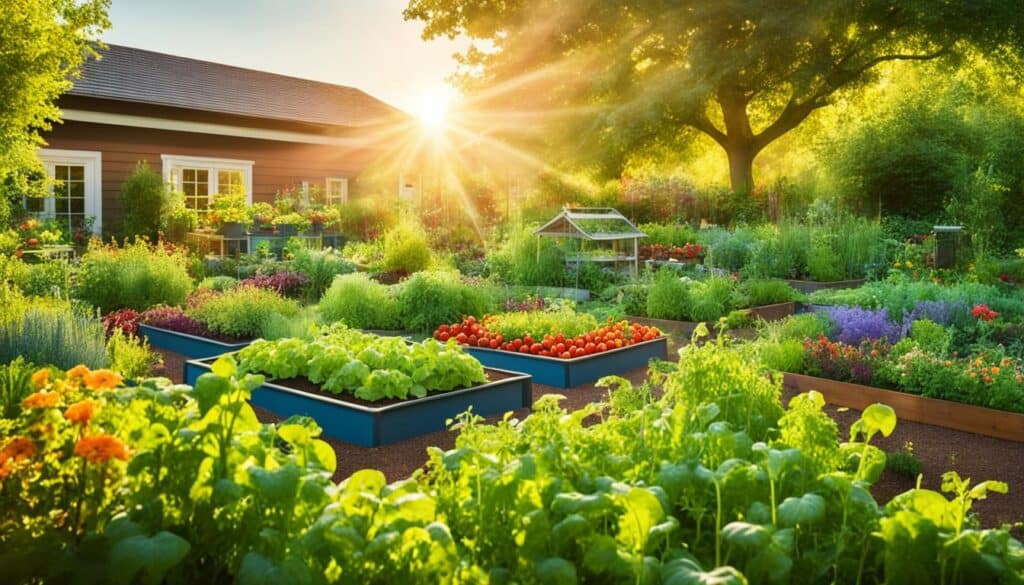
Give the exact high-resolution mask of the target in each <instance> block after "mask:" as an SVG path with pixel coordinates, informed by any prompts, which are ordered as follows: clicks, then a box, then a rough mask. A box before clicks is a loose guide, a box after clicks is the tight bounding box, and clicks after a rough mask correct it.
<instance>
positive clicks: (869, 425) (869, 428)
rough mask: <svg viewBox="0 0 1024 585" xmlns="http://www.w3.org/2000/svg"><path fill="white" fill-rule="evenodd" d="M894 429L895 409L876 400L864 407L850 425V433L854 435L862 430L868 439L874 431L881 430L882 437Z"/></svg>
mask: <svg viewBox="0 0 1024 585" xmlns="http://www.w3.org/2000/svg"><path fill="white" fill-rule="evenodd" d="M895 429H896V411H894V410H893V409H892V407H891V406H888V405H886V404H880V403H877V402H876V403H875V404H872V405H871V406H868V407H867V408H865V409H864V412H862V413H861V415H860V419H859V420H857V422H855V423H853V425H852V426H851V427H850V435H851V437H856V434H857V432H862V433H864V435H865V437H866V440H868V441H870V440H871V437H873V436H874V435H875V433H878V432H881V433H882V436H883V437H888V436H889V435H891V434H892V432H893V431H894V430H895Z"/></svg>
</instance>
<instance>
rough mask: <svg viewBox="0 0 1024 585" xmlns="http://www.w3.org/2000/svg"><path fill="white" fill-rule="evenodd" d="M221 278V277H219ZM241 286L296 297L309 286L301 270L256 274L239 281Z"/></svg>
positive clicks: (307, 278) (307, 279)
mask: <svg viewBox="0 0 1024 585" xmlns="http://www.w3.org/2000/svg"><path fill="white" fill-rule="evenodd" d="M219 278H223V277H219ZM240 285H241V286H251V287H255V288H265V289H267V290H272V291H274V292H276V293H277V294H279V295H281V296H283V297H290V298H298V297H300V296H302V295H303V293H304V292H305V291H306V288H307V287H308V286H309V277H308V276H306V275H305V274H303V273H302V272H275V273H274V274H257V275H256V276H250V277H249V278H246V279H245V280H243V281H242V282H241V283H240Z"/></svg>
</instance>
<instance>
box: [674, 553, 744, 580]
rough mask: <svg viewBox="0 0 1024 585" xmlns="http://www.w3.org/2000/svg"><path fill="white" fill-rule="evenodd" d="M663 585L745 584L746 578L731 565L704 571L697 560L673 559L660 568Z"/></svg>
mask: <svg viewBox="0 0 1024 585" xmlns="http://www.w3.org/2000/svg"><path fill="white" fill-rule="evenodd" d="M661 580H662V584H663V585H746V583H747V579H746V577H744V576H743V574H742V573H740V572H739V571H737V570H736V569H734V568H732V567H718V568H717V569H715V570H713V571H710V572H705V571H704V570H702V569H701V567H700V565H698V564H697V561H695V560H693V559H690V558H681V559H675V560H672V561H669V562H667V563H665V564H664V565H663V566H662V568H661Z"/></svg>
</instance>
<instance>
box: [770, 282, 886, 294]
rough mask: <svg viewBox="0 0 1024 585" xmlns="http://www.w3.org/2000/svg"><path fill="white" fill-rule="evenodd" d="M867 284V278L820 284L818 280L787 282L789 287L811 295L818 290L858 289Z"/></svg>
mask: <svg viewBox="0 0 1024 585" xmlns="http://www.w3.org/2000/svg"><path fill="white" fill-rule="evenodd" d="M865 282H867V279H865V278H855V279H853V280H834V281H831V282H819V281H817V280H786V283H787V284H789V286H791V287H793V288H795V289H796V290H798V291H800V292H802V293H804V294H805V295H806V294H811V293H812V292H814V291H816V290H824V289H829V288H857V287H859V286H861V285H862V284H864V283H865Z"/></svg>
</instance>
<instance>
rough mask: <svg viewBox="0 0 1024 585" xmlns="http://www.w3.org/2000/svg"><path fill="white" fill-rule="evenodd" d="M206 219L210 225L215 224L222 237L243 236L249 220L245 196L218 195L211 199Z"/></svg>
mask: <svg viewBox="0 0 1024 585" xmlns="http://www.w3.org/2000/svg"><path fill="white" fill-rule="evenodd" d="M207 219H209V221H210V223H211V224H212V225H214V226H217V231H218V232H219V233H220V234H221V235H223V236H224V237H227V238H241V237H244V236H245V228H246V226H247V225H248V224H249V222H250V221H251V215H250V211H249V206H248V205H247V204H246V202H245V196H244V195H220V196H219V197H217V198H216V199H214V200H213V204H212V205H211V206H210V213H209V214H208V215H207Z"/></svg>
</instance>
